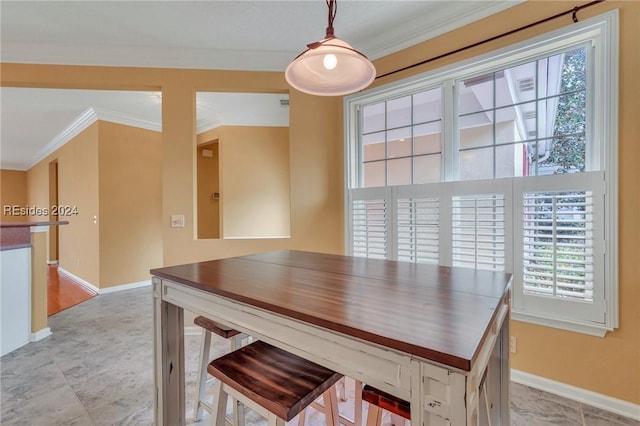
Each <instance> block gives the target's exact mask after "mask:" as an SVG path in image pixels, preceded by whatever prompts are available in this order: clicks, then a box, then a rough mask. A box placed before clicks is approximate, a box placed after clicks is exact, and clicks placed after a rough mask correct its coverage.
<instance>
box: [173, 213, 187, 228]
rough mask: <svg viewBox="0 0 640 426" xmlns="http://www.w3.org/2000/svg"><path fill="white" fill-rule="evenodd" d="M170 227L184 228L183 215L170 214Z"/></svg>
mask: <svg viewBox="0 0 640 426" xmlns="http://www.w3.org/2000/svg"><path fill="white" fill-rule="evenodd" d="M171 227H172V228H184V215H182V214H172V215H171Z"/></svg>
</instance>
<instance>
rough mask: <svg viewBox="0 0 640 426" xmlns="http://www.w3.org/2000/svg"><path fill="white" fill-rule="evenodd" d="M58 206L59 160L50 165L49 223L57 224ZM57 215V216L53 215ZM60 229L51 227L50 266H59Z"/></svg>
mask: <svg viewBox="0 0 640 426" xmlns="http://www.w3.org/2000/svg"><path fill="white" fill-rule="evenodd" d="M57 205H58V160H57V159H56V160H53V161H51V162H50V163H49V213H50V214H49V221H51V222H57V221H58V219H59V216H58V209H57V208H53V207H54V206H57ZM53 213H55V214H53ZM58 238H59V234H58V227H57V226H50V227H49V262H48V263H49V264H53V265H57V264H58Z"/></svg>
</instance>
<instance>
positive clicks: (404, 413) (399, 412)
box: [362, 385, 411, 426]
mask: <svg viewBox="0 0 640 426" xmlns="http://www.w3.org/2000/svg"><path fill="white" fill-rule="evenodd" d="M362 399H363V401H367V402H368V403H369V404H370V405H369V414H368V415H367V426H373V425H380V423H381V420H382V410H381V409H384V410H387V411H389V412H390V413H391V414H392V415H396V416H400V417H403V418H405V419H407V420H411V404H410V403H409V402H407V401H405V400H403V399H400V398H398V397H396V396H393V395H390V394H388V393H386V392H383V391H381V390H378V389H376V388H374V387H373V386H369V385H365V386H364V388H362ZM394 424H395V422H394Z"/></svg>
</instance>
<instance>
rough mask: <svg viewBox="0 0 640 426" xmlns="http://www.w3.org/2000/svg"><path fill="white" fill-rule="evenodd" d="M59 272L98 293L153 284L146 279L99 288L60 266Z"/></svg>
mask: <svg viewBox="0 0 640 426" xmlns="http://www.w3.org/2000/svg"><path fill="white" fill-rule="evenodd" d="M58 272H60V273H61V274H63V275H66V276H67V277H68V278H69V279H70V280H72V281H75V282H77V283H78V284H80V285H81V286H83V287H85V288H87V289H88V290H90V291H92V292H93V293H96V294H109V293H115V292H117V291H123V290H132V289H134V288H139V287H146V286H150V285H151V280H145V281H137V282H133V283H127V284H122V285H116V286H113V287H107V288H98V287H96V286H95V285H93V284H91V283H90V282H88V281H85V280H83V279H82V278H80V277H78V276H76V275H74V274H72V273H71V272H69V271H66V270H65V269H64V268H61V267H58Z"/></svg>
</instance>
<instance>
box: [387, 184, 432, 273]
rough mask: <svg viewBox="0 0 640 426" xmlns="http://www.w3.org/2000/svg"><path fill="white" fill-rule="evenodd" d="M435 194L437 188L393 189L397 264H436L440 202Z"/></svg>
mask: <svg viewBox="0 0 640 426" xmlns="http://www.w3.org/2000/svg"><path fill="white" fill-rule="evenodd" d="M437 190H438V186H437V184H436V185H432V184H427V185H412V186H406V187H398V188H397V189H396V194H397V195H396V196H395V197H394V198H395V199H396V201H395V203H396V227H397V228H396V238H397V248H396V259H397V260H403V261H407V262H416V263H431V264H434V265H437V264H438V262H439V251H440V247H439V245H440V200H439V198H438V192H437Z"/></svg>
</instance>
